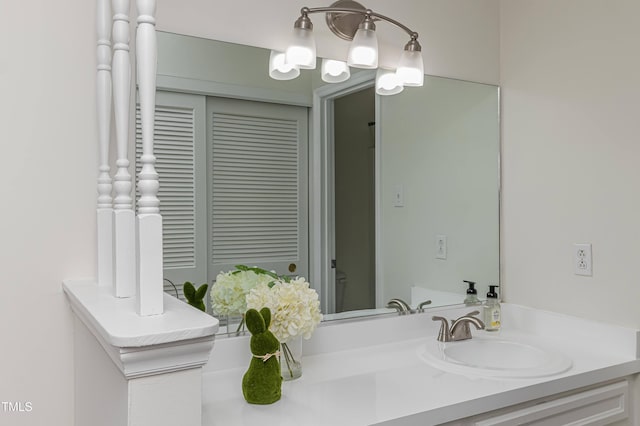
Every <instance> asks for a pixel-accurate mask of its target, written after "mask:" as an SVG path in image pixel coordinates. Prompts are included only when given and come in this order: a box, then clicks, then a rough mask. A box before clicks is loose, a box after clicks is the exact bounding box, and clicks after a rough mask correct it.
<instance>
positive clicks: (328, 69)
mask: <svg viewBox="0 0 640 426" xmlns="http://www.w3.org/2000/svg"><path fill="white" fill-rule="evenodd" d="M349 77H351V71H349V67H348V66H347V63H346V62H344V61H336V60H334V59H327V58H324V59H322V81H326V82H327V83H340V82H342V81H346V80H348V79H349Z"/></svg>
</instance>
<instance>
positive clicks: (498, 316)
mask: <svg viewBox="0 0 640 426" xmlns="http://www.w3.org/2000/svg"><path fill="white" fill-rule="evenodd" d="M496 287H499V286H497V285H490V286H489V292H488V293H487V300H486V302H485V303H484V307H483V311H484V312H483V313H484V315H483V316H484V327H485V328H484V329H485V330H487V331H498V330H500V322H501V320H502V311H501V308H500V301H499V300H498V293H496Z"/></svg>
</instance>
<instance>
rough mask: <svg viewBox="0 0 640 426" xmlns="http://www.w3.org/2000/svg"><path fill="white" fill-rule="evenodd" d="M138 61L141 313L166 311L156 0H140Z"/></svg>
mask: <svg viewBox="0 0 640 426" xmlns="http://www.w3.org/2000/svg"><path fill="white" fill-rule="evenodd" d="M136 5H137V9H138V28H137V32H136V64H137V77H138V93H139V100H140V118H141V127H142V156H141V157H140V163H141V164H142V169H141V171H140V174H139V175H138V190H139V192H140V199H139V200H138V222H137V223H138V234H137V235H138V241H137V243H138V283H137V291H136V294H137V303H136V309H137V312H138V314H139V315H157V314H161V313H163V310H164V307H163V293H164V291H163V276H162V216H160V200H159V199H158V188H159V182H158V173H156V169H155V162H156V158H155V156H154V155H153V143H154V141H153V134H154V116H155V104H156V69H157V59H158V47H157V40H156V27H155V24H156V20H155V13H156V2H155V0H137V1H136Z"/></svg>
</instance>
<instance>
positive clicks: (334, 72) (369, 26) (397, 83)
mask: <svg viewBox="0 0 640 426" xmlns="http://www.w3.org/2000/svg"><path fill="white" fill-rule="evenodd" d="M313 13H325V14H326V22H327V26H328V27H329V29H330V30H331V31H332V32H333V33H334V34H335V35H336V36H338V37H340V38H341V39H343V40H348V41H351V45H350V47H349V53H348V55H347V61H346V63H345V62H343V61H337V60H333V59H323V61H322V79H323V80H324V81H326V82H328V83H338V82H341V81H345V80H346V79H348V78H349V75H350V73H349V67H350V66H351V67H356V68H365V69H376V68H378V40H377V37H376V32H375V30H376V24H375V22H376V21H385V22H389V23H391V24H393V25H395V26H396V27H398V28H400V29H402V30H403V31H405V32H406V33H407V34H408V35H409V42H408V43H407V44H406V45H405V46H404V50H403V52H402V56H401V58H400V61H399V63H398V66H397V69H396V70H395V71H391V72H389V71H387V70H379V72H378V77H377V78H376V92H377V93H378V94H379V95H391V94H396V93H400V92H401V91H402V89H403V87H404V86H422V85H423V82H424V65H423V62H422V53H421V50H422V48H421V46H420V43H418V33H417V32H415V31H412V30H411V29H410V28H408V27H407V26H405V25H403V24H401V23H400V22H398V21H396V20H395V19H392V18H389V17H387V16H385V15H381V14H379V13H377V12H374V11H372V10H371V9H367V8H365V7H364V6H362V5H361V4H360V3H358V2H356V1H353V0H338V1H336V2H335V3H333V4H332V5H331V6H329V7H315V8H309V7H303V8H302V9H301V11H300V17H299V18H298V19H297V20H296V22H295V24H294V25H293V38H292V42H291V44H290V45H289V46H288V47H287V49H286V51H285V55H284V64H285V65H289V66H292V67H297V68H299V69H314V68H315V67H316V43H315V40H314V37H313V23H312V22H311V19H310V18H309V15H310V14H313ZM272 56H273V53H272ZM269 70H270V71H269V75H272V72H271V62H270V66H269ZM391 74H394V76H391ZM276 75H277V74H276ZM272 77H273V76H272ZM295 77H297V75H296V76H293V77H290V78H295ZM273 78H278V77H273ZM381 79H382V80H383V81H379V80H381Z"/></svg>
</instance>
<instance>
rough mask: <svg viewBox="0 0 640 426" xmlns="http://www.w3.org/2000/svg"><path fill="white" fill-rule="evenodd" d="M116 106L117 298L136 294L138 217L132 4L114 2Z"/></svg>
mask: <svg viewBox="0 0 640 426" xmlns="http://www.w3.org/2000/svg"><path fill="white" fill-rule="evenodd" d="M112 6H113V42H114V43H113V63H112V74H113V75H112V78H113V103H114V117H115V125H116V142H117V156H118V157H117V160H116V166H117V171H116V174H115V176H114V185H113V186H114V189H115V198H114V200H113V201H114V204H113V210H114V211H113V224H114V262H115V263H114V279H115V281H114V291H115V295H116V297H131V296H133V295H134V294H135V282H136V264H135V253H136V247H135V243H136V239H135V235H136V234H135V213H134V211H133V199H132V197H131V188H132V183H131V174H130V173H129V114H130V107H129V102H130V100H131V58H130V54H129V9H130V3H129V0H113V1H112Z"/></svg>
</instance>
